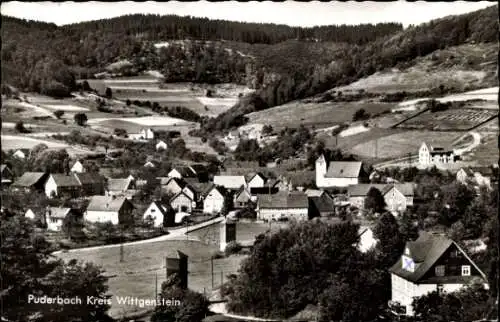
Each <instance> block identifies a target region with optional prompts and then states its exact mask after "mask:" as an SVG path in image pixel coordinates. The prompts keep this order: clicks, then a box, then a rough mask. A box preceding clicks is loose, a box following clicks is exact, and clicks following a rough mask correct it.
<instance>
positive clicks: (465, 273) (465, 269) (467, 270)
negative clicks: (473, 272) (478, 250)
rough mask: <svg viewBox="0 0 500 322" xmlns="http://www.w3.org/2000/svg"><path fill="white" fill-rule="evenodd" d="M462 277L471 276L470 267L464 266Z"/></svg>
mask: <svg viewBox="0 0 500 322" xmlns="http://www.w3.org/2000/svg"><path fill="white" fill-rule="evenodd" d="M462 276H470V265H462Z"/></svg>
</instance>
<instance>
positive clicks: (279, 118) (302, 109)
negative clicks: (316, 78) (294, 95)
mask: <svg viewBox="0 0 500 322" xmlns="http://www.w3.org/2000/svg"><path fill="white" fill-rule="evenodd" d="M393 106H394V104H388V103H360V102H356V103H332V102H326V103H303V102H300V101H295V102H292V103H287V104H284V105H280V106H277V107H273V108H270V109H267V110H264V111H259V112H253V113H250V114H248V115H247V116H248V117H249V119H250V120H249V123H251V124H253V123H260V124H270V125H272V126H273V128H275V129H279V128H283V127H286V126H288V127H298V126H299V125H301V124H303V125H305V126H315V127H316V128H323V127H329V126H333V125H337V124H340V123H344V122H351V121H352V116H353V115H354V113H355V112H356V111H357V110H358V109H361V108H363V109H365V111H366V112H368V113H370V114H377V113H381V112H384V111H387V110H390V109H391V107H393Z"/></svg>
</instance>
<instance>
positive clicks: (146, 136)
mask: <svg viewBox="0 0 500 322" xmlns="http://www.w3.org/2000/svg"><path fill="white" fill-rule="evenodd" d="M128 137H129V138H130V139H132V140H153V139H154V138H155V133H154V132H153V130H151V129H150V128H147V129H142V130H141V131H140V132H139V133H131V134H129V135H128Z"/></svg>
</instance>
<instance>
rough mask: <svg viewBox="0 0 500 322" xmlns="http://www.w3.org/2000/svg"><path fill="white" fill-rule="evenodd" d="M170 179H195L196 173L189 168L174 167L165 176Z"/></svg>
mask: <svg viewBox="0 0 500 322" xmlns="http://www.w3.org/2000/svg"><path fill="white" fill-rule="evenodd" d="M167 176H169V177H170V178H177V179H182V178H196V173H195V172H194V171H193V170H192V169H191V168H190V167H175V168H173V169H172V170H170V172H169V173H168V174H167Z"/></svg>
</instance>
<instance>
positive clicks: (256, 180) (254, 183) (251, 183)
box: [245, 172, 267, 190]
mask: <svg viewBox="0 0 500 322" xmlns="http://www.w3.org/2000/svg"><path fill="white" fill-rule="evenodd" d="M245 179H246V182H247V185H248V188H249V189H250V190H251V189H252V188H257V189H258V188H264V185H265V183H266V181H267V178H266V177H265V176H264V175H263V174H262V173H260V172H255V173H250V174H249V175H248V176H247V178H245Z"/></svg>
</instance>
